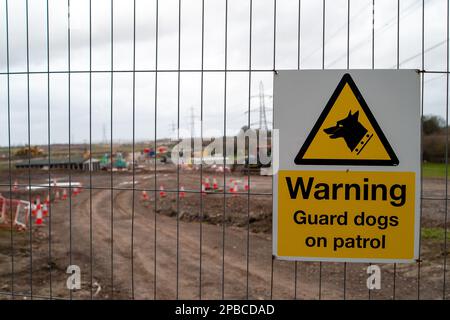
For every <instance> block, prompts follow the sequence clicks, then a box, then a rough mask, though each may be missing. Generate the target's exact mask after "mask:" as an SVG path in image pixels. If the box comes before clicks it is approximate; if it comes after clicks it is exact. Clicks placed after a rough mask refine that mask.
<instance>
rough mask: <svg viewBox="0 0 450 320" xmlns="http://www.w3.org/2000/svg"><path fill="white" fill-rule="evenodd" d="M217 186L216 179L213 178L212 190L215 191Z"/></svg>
mask: <svg viewBox="0 0 450 320" xmlns="http://www.w3.org/2000/svg"><path fill="white" fill-rule="evenodd" d="M218 188H219V186H218V185H217V179H216V177H214V178H213V190H217V189H218Z"/></svg>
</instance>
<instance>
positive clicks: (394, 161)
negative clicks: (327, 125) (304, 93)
mask: <svg viewBox="0 0 450 320" xmlns="http://www.w3.org/2000/svg"><path fill="white" fill-rule="evenodd" d="M345 84H348V85H349V86H350V89H351V90H352V91H353V94H354V95H355V97H356V99H357V100H358V102H359V104H360V106H361V108H362V109H363V111H364V113H365V115H366V116H367V119H368V120H369V122H370V124H371V125H372V127H373V128H374V130H375V133H376V134H377V135H378V137H379V139H380V141H381V143H382V144H383V147H384V148H385V150H386V152H387V154H388V155H389V158H390V159H387V160H386V159H360V160H359V159H304V158H303V157H304V155H305V153H306V151H307V150H308V148H309V146H310V144H311V142H312V141H313V140H314V137H315V136H316V134H317V132H318V131H319V129H320V127H321V126H322V124H323V122H324V121H325V119H326V118H327V116H328V114H329V112H330V110H331V109H332V107H333V106H334V104H335V102H336V100H337V98H338V97H339V95H340V93H341V91H342V89H344V86H345ZM294 162H295V164H297V165H358V166H359V165H361V166H397V165H398V164H399V161H398V158H397V156H396V155H395V152H394V150H393V149H392V147H391V145H390V144H389V142H388V140H387V139H386V137H385V135H384V133H383V131H382V130H381V128H380V126H379V125H378V123H377V121H376V120H375V117H374V116H373V114H372V112H371V111H370V109H369V106H368V105H367V103H366V101H365V100H364V98H363V96H362V94H361V92H360V91H359V89H358V87H357V86H356V84H355V82H354V81H353V79H352V77H351V76H350V74H348V73H346V74H344V76H343V77H342V79H341V81H340V82H339V84H338V86H337V87H336V89H335V90H334V92H333V95H332V96H331V98H330V100H329V101H328V103H327V105H326V106H325V108H324V110H323V111H322V113H321V115H320V117H319V119H318V120H317V122H316V124H315V125H314V127H313V128H312V130H311V132H310V133H309V135H308V137H307V138H306V140H305V142H304V143H303V146H302V147H301V149H300V151H299V152H298V154H297V156H296V157H295V160H294Z"/></svg>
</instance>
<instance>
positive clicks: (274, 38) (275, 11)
mask: <svg viewBox="0 0 450 320" xmlns="http://www.w3.org/2000/svg"><path fill="white" fill-rule="evenodd" d="M276 50H277V0H273V53H272V54H273V63H272V70H273V74H274V76H275V75H276V59H277V57H276ZM272 123H273V113H272ZM271 178H272V186H273V175H272V176H271ZM272 197H273V194H272ZM274 261H275V256H274V255H273V254H272V262H271V267H270V299H272V298H273V272H274V270H273V268H274Z"/></svg>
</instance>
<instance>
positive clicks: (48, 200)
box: [44, 194, 50, 204]
mask: <svg viewBox="0 0 450 320" xmlns="http://www.w3.org/2000/svg"><path fill="white" fill-rule="evenodd" d="M44 203H45V204H49V203H50V195H49V194H47V197H46V198H45V202H44Z"/></svg>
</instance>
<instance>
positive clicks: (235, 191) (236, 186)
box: [233, 182, 239, 196]
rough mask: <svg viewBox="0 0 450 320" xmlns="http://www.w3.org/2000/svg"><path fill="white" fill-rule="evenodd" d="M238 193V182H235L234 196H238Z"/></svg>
mask: <svg viewBox="0 0 450 320" xmlns="http://www.w3.org/2000/svg"><path fill="white" fill-rule="evenodd" d="M238 192H239V188H238V184H237V182H234V187H233V195H234V196H237V193H238Z"/></svg>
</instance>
